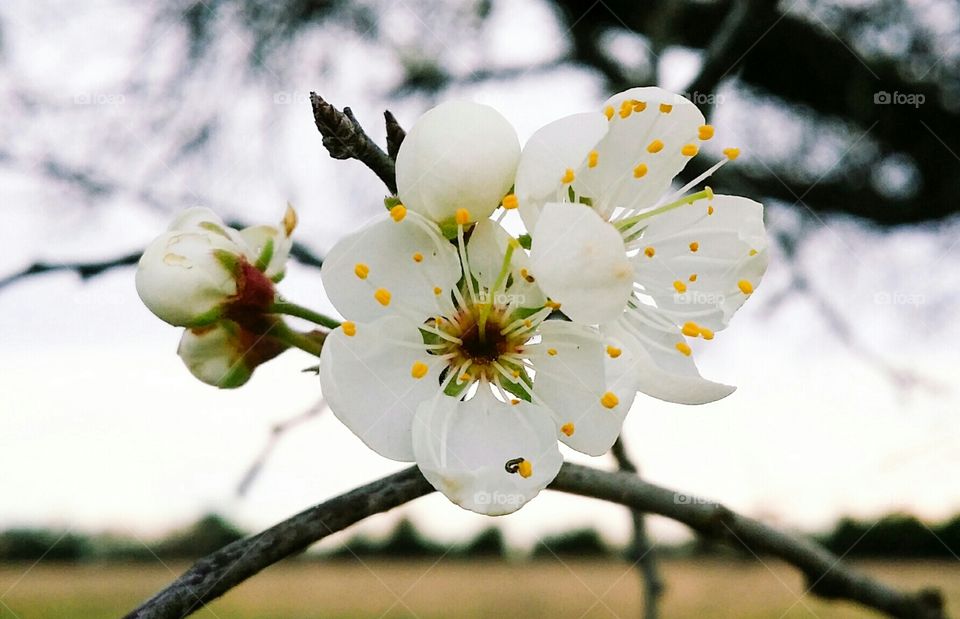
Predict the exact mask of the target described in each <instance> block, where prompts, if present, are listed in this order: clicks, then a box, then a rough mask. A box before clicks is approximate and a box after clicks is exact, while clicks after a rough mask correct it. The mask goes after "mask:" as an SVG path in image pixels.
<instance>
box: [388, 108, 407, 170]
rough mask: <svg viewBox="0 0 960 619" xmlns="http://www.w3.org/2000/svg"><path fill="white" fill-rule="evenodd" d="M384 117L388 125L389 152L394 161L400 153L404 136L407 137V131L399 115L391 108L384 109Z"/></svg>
mask: <svg viewBox="0 0 960 619" xmlns="http://www.w3.org/2000/svg"><path fill="white" fill-rule="evenodd" d="M383 119H384V122H385V124H386V125H387V154H388V155H390V158H391V159H393V160H394V161H396V160H397V155H398V154H399V153H400V145H401V144H403V138H405V137H407V132H406V131H404V130H403V127H401V126H400V123H399V122H397V117H396V116H394V115H393V112H391V111H390V110H384V112H383Z"/></svg>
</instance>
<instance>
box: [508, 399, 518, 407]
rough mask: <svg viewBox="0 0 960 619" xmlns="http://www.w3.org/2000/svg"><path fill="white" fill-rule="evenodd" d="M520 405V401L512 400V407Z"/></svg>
mask: <svg viewBox="0 0 960 619" xmlns="http://www.w3.org/2000/svg"><path fill="white" fill-rule="evenodd" d="M519 403H520V400H518V399H516V398H514V399H512V400H510V404H512V405H514V406H516V405H517V404H519Z"/></svg>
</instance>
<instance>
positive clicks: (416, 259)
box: [413, 252, 423, 262]
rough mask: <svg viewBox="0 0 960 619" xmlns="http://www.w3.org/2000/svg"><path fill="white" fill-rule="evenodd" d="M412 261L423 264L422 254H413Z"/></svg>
mask: <svg viewBox="0 0 960 619" xmlns="http://www.w3.org/2000/svg"><path fill="white" fill-rule="evenodd" d="M413 261H414V262H423V254H421V253H420V252H416V253H415V254H413Z"/></svg>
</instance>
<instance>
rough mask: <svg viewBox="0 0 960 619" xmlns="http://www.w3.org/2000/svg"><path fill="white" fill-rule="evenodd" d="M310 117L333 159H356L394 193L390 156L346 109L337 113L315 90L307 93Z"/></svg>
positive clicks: (393, 173)
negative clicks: (310, 110)
mask: <svg viewBox="0 0 960 619" xmlns="http://www.w3.org/2000/svg"><path fill="white" fill-rule="evenodd" d="M310 104H311V105H312V106H313V120H314V122H315V123H316V125H317V129H318V130H319V131H320V135H322V136H323V146H324V148H326V149H327V152H328V153H330V156H331V157H333V158H334V159H356V160H357V161H359V162H361V163H363V164H364V165H366V166H367V167H368V168H370V169H371V170H373V173H374V174H376V175H377V176H378V177H379V178H380V180H381V181H383V184H384V185H386V186H387V189H389V190H390V192H391V193H397V182H396V172H395V170H394V163H393V159H391V158H390V156H389V155H387V153H385V152H383V149H382V148H380V147H379V146H377V144H376V143H375V142H374V141H373V140H371V139H370V136H368V135H367V132H366V131H364V130H363V127H361V126H360V122H359V121H358V120H357V119H356V117H355V116H354V115H353V112H352V111H351V110H350V108H348V107H345V108H343V111H342V112H341V111H340V110H338V109H337V108H335V107H333V106H332V105H330V104H329V103H327V102H326V101H324V100H323V98H322V97H320V95H318V94H317V93H315V92H311V93H310Z"/></svg>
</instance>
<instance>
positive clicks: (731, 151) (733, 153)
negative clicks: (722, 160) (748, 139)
mask: <svg viewBox="0 0 960 619" xmlns="http://www.w3.org/2000/svg"><path fill="white" fill-rule="evenodd" d="M723 154H724V155H726V157H727V159H729V160H730V161H733V160H734V159H736V158H737V157H739V156H740V149H739V148H724V149H723Z"/></svg>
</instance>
